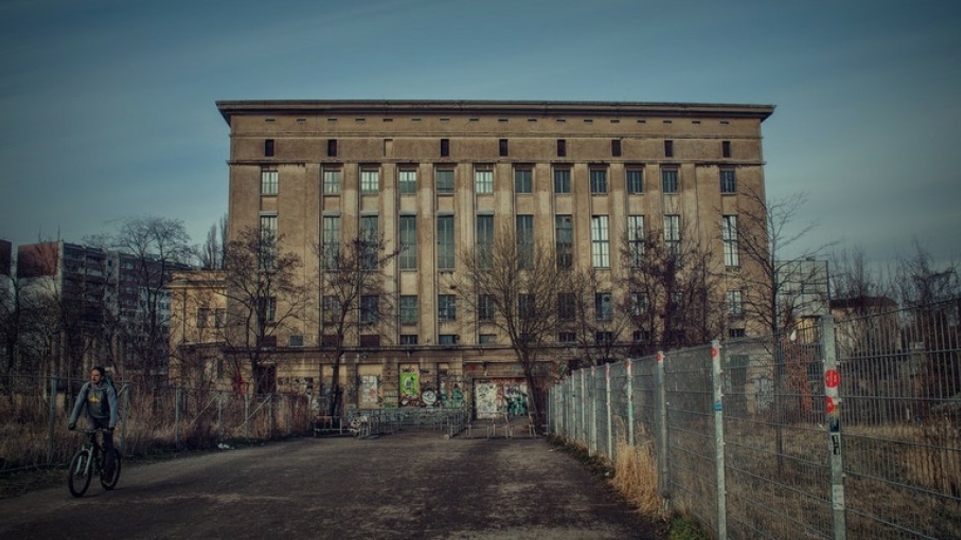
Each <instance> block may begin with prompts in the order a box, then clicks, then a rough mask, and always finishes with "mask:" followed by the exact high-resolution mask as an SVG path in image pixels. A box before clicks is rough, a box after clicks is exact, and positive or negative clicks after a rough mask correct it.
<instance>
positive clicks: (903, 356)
mask: <svg viewBox="0 0 961 540" xmlns="http://www.w3.org/2000/svg"><path fill="white" fill-rule="evenodd" d="M959 306H961V301H952V302H946V303H943V304H935V305H928V306H923V307H920V308H915V309H912V310H904V311H896V312H890V313H874V314H871V315H870V316H865V317H860V318H848V319H844V320H840V321H838V322H835V321H834V319H833V318H831V317H829V316H828V317H824V318H823V319H822V320H821V321H820V322H819V323H818V324H813V325H808V326H804V327H799V328H797V329H795V330H794V331H793V332H792V333H790V334H787V335H780V336H770V337H768V338H765V339H756V340H739V341H733V342H727V343H723V344H722V343H718V342H715V343H713V344H711V345H705V346H702V347H697V348H692V349H685V350H680V351H670V352H667V353H664V354H659V355H657V356H655V357H649V358H642V359H637V360H632V361H625V362H620V363H617V364H609V365H605V366H601V367H595V368H590V369H584V370H579V371H576V372H574V373H572V374H571V376H570V377H568V378H566V379H565V380H564V381H562V382H561V383H559V384H558V385H557V386H556V387H554V388H553V389H552V390H551V392H550V397H549V406H548V411H549V419H548V426H549V429H550V431H551V433H553V434H555V435H558V436H561V437H563V438H565V439H567V440H569V441H572V442H574V443H576V444H579V445H581V446H583V447H584V448H586V449H587V450H588V451H589V452H590V453H591V454H593V455H598V456H602V457H605V458H607V459H609V460H610V461H611V463H612V464H613V463H615V462H616V458H617V455H616V453H617V447H618V444H617V443H618V442H621V443H627V444H628V445H630V446H633V447H639V446H641V445H646V446H650V447H652V448H654V453H655V454H656V458H657V469H658V471H657V472H658V487H659V489H658V491H659V493H660V494H661V496H662V497H663V499H664V501H665V503H666V504H667V506H668V507H669V510H670V511H671V512H677V513H681V514H684V515H687V516H690V517H692V518H694V519H696V520H697V521H699V522H700V523H702V524H703V525H704V527H705V529H706V530H708V531H711V532H712V533H713V535H714V536H715V537H716V538H771V539H776V538H833V539H841V538H872V539H873V538H961V348H959V337H961V313H959Z"/></svg>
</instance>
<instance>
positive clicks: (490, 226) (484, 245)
mask: <svg viewBox="0 0 961 540" xmlns="http://www.w3.org/2000/svg"><path fill="white" fill-rule="evenodd" d="M474 241H475V245H476V246H477V249H478V250H479V251H480V252H481V253H482V255H481V256H482V257H483V256H487V255H489V254H490V250H491V248H492V246H493V245H494V216H492V215H488V214H481V215H478V216H477V225H476V235H475V238H474Z"/></svg>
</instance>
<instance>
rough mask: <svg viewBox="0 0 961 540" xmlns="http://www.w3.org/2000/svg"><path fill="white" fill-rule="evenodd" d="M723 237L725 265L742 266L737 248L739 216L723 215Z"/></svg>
mask: <svg viewBox="0 0 961 540" xmlns="http://www.w3.org/2000/svg"><path fill="white" fill-rule="evenodd" d="M721 239H722V240H724V266H727V267H729V268H730V267H735V266H740V257H739V256H738V249H737V216H722V221H721Z"/></svg>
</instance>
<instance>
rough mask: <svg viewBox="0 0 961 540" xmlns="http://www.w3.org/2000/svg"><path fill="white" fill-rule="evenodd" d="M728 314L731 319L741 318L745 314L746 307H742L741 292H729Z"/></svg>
mask: <svg viewBox="0 0 961 540" xmlns="http://www.w3.org/2000/svg"><path fill="white" fill-rule="evenodd" d="M727 314H728V315H730V316H731V317H740V316H741V315H743V314H744V306H742V305H741V291H727Z"/></svg>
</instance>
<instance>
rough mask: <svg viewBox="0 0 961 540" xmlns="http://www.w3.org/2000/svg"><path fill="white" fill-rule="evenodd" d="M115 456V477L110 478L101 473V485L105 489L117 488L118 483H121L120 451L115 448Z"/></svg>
mask: <svg viewBox="0 0 961 540" xmlns="http://www.w3.org/2000/svg"><path fill="white" fill-rule="evenodd" d="M113 456H114V457H113V476H111V477H109V478H108V477H107V476H106V475H105V474H104V473H103V472H101V473H100V485H101V486H103V488H104V489H113V488H115V487H117V482H119V481H120V450H117V449H116V448H114V449H113ZM105 463H106V461H105Z"/></svg>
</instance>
